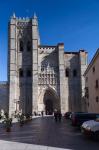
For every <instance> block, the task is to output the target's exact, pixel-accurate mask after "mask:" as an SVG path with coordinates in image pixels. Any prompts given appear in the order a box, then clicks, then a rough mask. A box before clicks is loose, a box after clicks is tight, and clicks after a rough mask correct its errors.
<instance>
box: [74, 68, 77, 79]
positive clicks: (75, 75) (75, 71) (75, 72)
mask: <svg viewBox="0 0 99 150" xmlns="http://www.w3.org/2000/svg"><path fill="white" fill-rule="evenodd" d="M73 77H77V70H76V69H74V70H73Z"/></svg>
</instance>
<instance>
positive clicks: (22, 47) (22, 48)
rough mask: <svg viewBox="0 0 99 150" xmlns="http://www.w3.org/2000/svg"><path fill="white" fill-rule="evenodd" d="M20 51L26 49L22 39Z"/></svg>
mask: <svg viewBox="0 0 99 150" xmlns="http://www.w3.org/2000/svg"><path fill="white" fill-rule="evenodd" d="M19 48H20V51H21V52H22V51H23V50H24V46H23V41H20V47H19Z"/></svg>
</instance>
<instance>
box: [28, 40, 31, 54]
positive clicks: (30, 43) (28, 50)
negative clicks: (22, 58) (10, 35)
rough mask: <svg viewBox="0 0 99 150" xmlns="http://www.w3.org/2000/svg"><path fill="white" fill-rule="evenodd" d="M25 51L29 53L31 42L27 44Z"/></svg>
mask: <svg viewBox="0 0 99 150" xmlns="http://www.w3.org/2000/svg"><path fill="white" fill-rule="evenodd" d="M27 51H28V52H29V51H31V42H30V41H28V42H27Z"/></svg>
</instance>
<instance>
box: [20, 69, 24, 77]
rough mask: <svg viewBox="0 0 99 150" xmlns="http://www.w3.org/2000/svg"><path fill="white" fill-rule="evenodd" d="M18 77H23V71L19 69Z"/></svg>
mask: <svg viewBox="0 0 99 150" xmlns="http://www.w3.org/2000/svg"><path fill="white" fill-rule="evenodd" d="M19 77H23V70H22V69H21V68H20V69H19Z"/></svg>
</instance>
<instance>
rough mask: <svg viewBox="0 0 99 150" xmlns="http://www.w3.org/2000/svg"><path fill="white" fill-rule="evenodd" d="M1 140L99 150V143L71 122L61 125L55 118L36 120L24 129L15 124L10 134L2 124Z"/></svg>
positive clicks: (65, 121) (64, 121) (0, 129)
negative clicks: (86, 135) (83, 134)
mask: <svg viewBox="0 0 99 150" xmlns="http://www.w3.org/2000/svg"><path fill="white" fill-rule="evenodd" d="M0 140H5V141H12V142H20V143H27V144H36V145H43V146H51V147H58V148H66V149H72V150H88V149H90V150H93V149H94V150H99V142H95V141H92V140H90V139H87V138H85V137H84V136H82V134H81V132H80V130H79V129H78V128H75V127H72V126H71V123H70V121H69V120H64V119H63V120H62V122H61V123H59V122H57V123H56V122H55V121H54V119H53V117H41V118H35V119H33V120H32V121H31V122H27V123H26V124H25V125H24V126H23V127H20V126H19V124H18V123H14V124H13V127H12V131H11V132H9V133H7V132H6V131H5V129H4V128H3V127H2V125H1V124H0Z"/></svg>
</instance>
